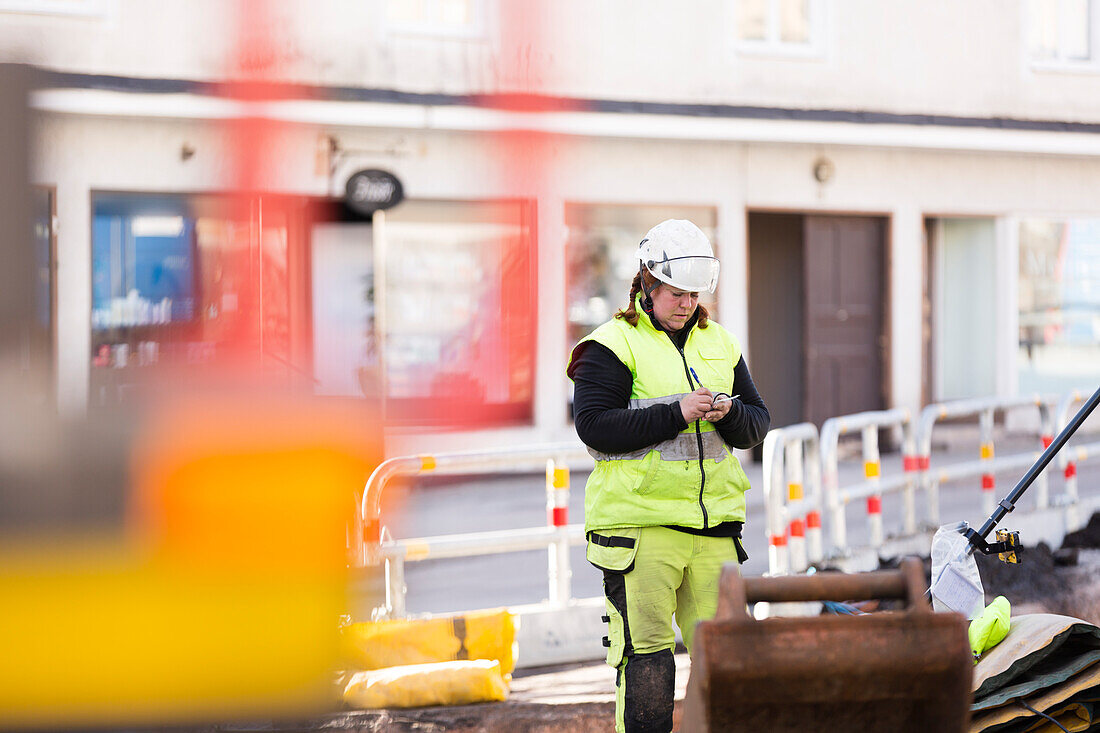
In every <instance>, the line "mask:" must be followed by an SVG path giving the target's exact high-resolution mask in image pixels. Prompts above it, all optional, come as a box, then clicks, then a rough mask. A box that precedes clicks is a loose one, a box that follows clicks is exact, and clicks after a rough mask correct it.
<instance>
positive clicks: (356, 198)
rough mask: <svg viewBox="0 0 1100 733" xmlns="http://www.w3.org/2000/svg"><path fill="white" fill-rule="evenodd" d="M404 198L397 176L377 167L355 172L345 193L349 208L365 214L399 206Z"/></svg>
mask: <svg viewBox="0 0 1100 733" xmlns="http://www.w3.org/2000/svg"><path fill="white" fill-rule="evenodd" d="M404 198H405V189H404V188H403V187H402V186H401V181H399V180H398V178H397V176H395V175H394V174H392V173H390V172H388V171H382V170H377V169H375V168H370V169H367V170H361V171H358V172H356V173H353V174H352V176H351V178H349V179H348V185H347V188H346V193H345V195H344V201H345V203H346V204H347V205H348V208H350V209H351V210H353V211H355V212H356V213H358V214H362V215H363V216H370V215H371V214H373V213H374V212H376V211H381V210H383V209H389V208H392V207H394V206H397V205H398V204H399V203H401V201H402V200H403V199H404Z"/></svg>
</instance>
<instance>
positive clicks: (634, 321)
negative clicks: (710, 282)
mask: <svg viewBox="0 0 1100 733" xmlns="http://www.w3.org/2000/svg"><path fill="white" fill-rule="evenodd" d="M643 273H644V276H645V286H646V287H647V288H649V289H650V290H651V291H652V290H653V287H654V285H661V284H662V283H660V282H658V280H657V278H655V277H654V276H653V275H652V273H650V272H648V271H639V272H638V273H637V274H636V275H634V279H633V280H631V281H630V302H629V303H627V306H626V308H622V309H620V310H619V312H618V313H616V314H615V317H616V318H621V319H623V320H624V321H626V322H627V323H629V324H630V325H631V326H634V327H635V328H637V326H638V311H637V309H636V308H635V307H634V302H635V300H636V299H637V297H638V293H640V292H642V277H643ZM696 308H697V309H698V311H699V320H698V322H697V323H696V325H698V326H699V328H706V327H707V320H708V319H709V318H710V313H709V312H707V309H706V307H705V306H703V304H702V303H700V304H699V305H698V306H696Z"/></svg>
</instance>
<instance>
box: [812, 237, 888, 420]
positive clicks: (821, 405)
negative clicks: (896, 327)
mask: <svg viewBox="0 0 1100 733" xmlns="http://www.w3.org/2000/svg"><path fill="white" fill-rule="evenodd" d="M804 231H805V238H804V242H805V259H804V263H805V267H804V269H803V273H804V274H803V278H804V281H805V293H806V318H805V347H806V358H805V368H806V375H805V385H806V391H805V393H804V398H803V406H804V409H803V415H804V416H805V419H807V420H810V421H812V422H814V423H817V424H818V425H821V423H822V422H824V421H825V420H827V419H828V418H830V417H836V416H837V415H848V414H851V413H854V412H862V411H864V410H880V409H882V407H883V404H884V401H883V352H884V349H883V346H884V344H885V337H884V335H883V290H884V288H883V281H884V267H883V264H884V260H883V258H884V240H885V224H884V221H883V220H882V219H875V218H869V217H842V216H808V217H806V224H805V230H804Z"/></svg>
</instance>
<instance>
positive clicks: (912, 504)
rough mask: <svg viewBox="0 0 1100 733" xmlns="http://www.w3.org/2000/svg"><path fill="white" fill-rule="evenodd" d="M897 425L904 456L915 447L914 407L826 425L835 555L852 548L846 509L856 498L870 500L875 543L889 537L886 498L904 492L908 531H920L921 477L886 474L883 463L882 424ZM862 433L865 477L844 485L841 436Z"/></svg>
mask: <svg viewBox="0 0 1100 733" xmlns="http://www.w3.org/2000/svg"><path fill="white" fill-rule="evenodd" d="M894 427H898V428H900V429H901V432H902V445H903V451H904V454H905V455H911V454H912V453H913V450H914V446H915V439H914V436H913V424H912V421H911V420H910V415H909V411H908V410H906V409H903V408H896V409H893V410H878V411H874V412H861V413H858V414H855V415H846V416H844V417H834V418H830V419H828V420H826V421H825V423H824V424H823V425H822V426H821V473H822V477H823V480H824V485H825V502H826V505H827V507H828V510H829V524H830V534H831V537H832V544H833V553H835V554H840V555H843V554H845V553H847V552H848V551H849V548H848V535H847V527H846V523H847V520H846V518H845V512H844V510H845V507H846V506H847V504H849V503H850V502H853V501H861V500H866V502H867V523H868V527H869V529H870V533H871V544H872V545H873V546H876V547H878V546H881V545H882V543H883V540H884V539H885V534H884V529H883V523H882V496H883V494H891V493H897V492H901V493H903V495H904V501H903V507H904V532H905V533H907V534H910V533H913V532H915V531H916V524H917V522H916V501H915V499H914V493H915V489H916V476H915V472H914V471H912V470H908V468H907V470H905V471H904V472H903V473H902V474H901V475H900V476H890V477H887V478H883V477H882V461H881V459H880V456H879V450H878V431H879V429H880V428H894ZM857 430H858V431H859V434H860V440H861V442H862V444H863V445H862V448H863V450H862V453H863V476H864V480H863V481H861V482H858V483H856V484H853V485H851V486H844V487H842V486H840V478H839V466H838V462H839V456H838V448H839V443H840V437H841V436H842V435H845V434H850V433H853V432H855V431H857Z"/></svg>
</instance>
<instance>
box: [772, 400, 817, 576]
mask: <svg viewBox="0 0 1100 733" xmlns="http://www.w3.org/2000/svg"><path fill="white" fill-rule="evenodd" d="M763 461H764V481H763V485H764V486H763V488H764V505H765V525H766V527H765V531H766V532H767V533H768V568H769V570H770V571H771V573H772V574H782V573H786V572H788V570H790V571H794V572H801V571H803V570H805V569H806V568H807V567H808V565H809V563H817V562H821V560H822V559H824V556H825V550H824V547H823V545H822V540H821V510H822V495H821V459H820V447H819V443H818V435H817V427H816V426H815V425H814V424H813V423H806V422H804V423H798V424H797V425H788V426H786V427H782V428H775V429H774V430H771V431H769V432H768V435H767V436H766V437H765V438H764V450H763Z"/></svg>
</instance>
